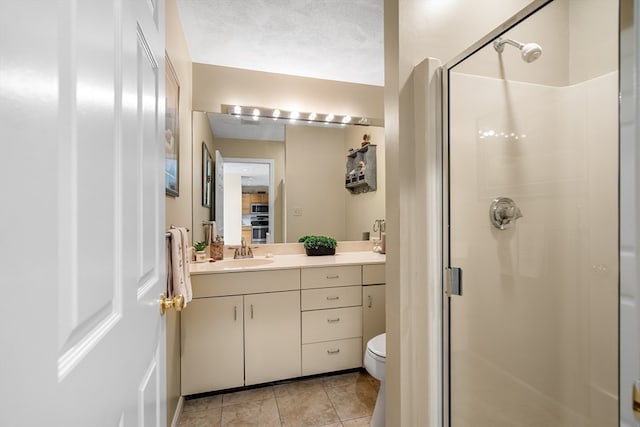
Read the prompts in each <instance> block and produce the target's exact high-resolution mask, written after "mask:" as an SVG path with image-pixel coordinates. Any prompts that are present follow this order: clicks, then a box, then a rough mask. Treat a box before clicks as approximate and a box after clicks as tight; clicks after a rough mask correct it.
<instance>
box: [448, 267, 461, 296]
mask: <svg viewBox="0 0 640 427" xmlns="http://www.w3.org/2000/svg"><path fill="white" fill-rule="evenodd" d="M444 280H445V285H446V289H445V293H446V294H447V296H448V297H451V296H453V295H459V296H460V295H462V269H461V268H459V267H447V268H446V269H445V272H444Z"/></svg>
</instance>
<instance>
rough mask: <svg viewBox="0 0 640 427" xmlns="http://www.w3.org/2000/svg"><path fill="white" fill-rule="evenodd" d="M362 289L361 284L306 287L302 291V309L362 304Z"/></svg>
mask: <svg viewBox="0 0 640 427" xmlns="http://www.w3.org/2000/svg"><path fill="white" fill-rule="evenodd" d="M361 289H362V287H361V286H345V287H339V288H320V289H305V290H303V291H302V310H303V311H304V310H319V309H324V308H338V307H350V306H354V305H362V292H361Z"/></svg>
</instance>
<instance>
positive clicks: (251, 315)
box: [251, 304, 253, 319]
mask: <svg viewBox="0 0 640 427" xmlns="http://www.w3.org/2000/svg"><path fill="white" fill-rule="evenodd" d="M251 318H252V319H253V304H251Z"/></svg>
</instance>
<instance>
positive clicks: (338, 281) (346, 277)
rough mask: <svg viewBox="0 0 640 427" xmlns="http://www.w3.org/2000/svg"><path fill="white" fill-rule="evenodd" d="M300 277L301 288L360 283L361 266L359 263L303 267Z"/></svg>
mask: <svg viewBox="0 0 640 427" xmlns="http://www.w3.org/2000/svg"><path fill="white" fill-rule="evenodd" d="M301 277H302V279H301V286H302V289H309V288H328V287H332V286H349V285H361V284H362V267H361V266H359V265H347V266H340V267H318V268H303V269H302V275H301Z"/></svg>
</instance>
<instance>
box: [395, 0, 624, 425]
mask: <svg viewBox="0 0 640 427" xmlns="http://www.w3.org/2000/svg"><path fill="white" fill-rule="evenodd" d="M529 3H530V2H529V1H528V0H510V1H503V0H487V1H483V2H477V1H471V0H466V1H458V2H443V1H437V0H427V1H425V0H402V1H399V0H385V96H384V99H385V128H386V136H385V142H386V147H387V148H386V156H387V159H386V161H387V168H388V170H390V171H398V173H389V174H387V178H386V184H387V197H386V199H387V201H386V217H387V234H388V239H387V240H388V242H387V264H386V265H387V276H386V277H387V294H386V295H387V319H386V320H387V322H386V324H387V365H386V366H387V425H394V426H414V425H421V426H434V427H435V426H436V425H439V423H440V420H439V419H438V415H437V413H438V410H439V397H440V396H439V393H438V391H437V390H433V389H430V385H429V384H430V382H432V381H434V379H436V378H437V377H438V374H439V367H438V366H437V364H430V365H429V366H425V364H426V363H427V362H425V361H429V360H431V359H430V358H429V355H430V354H431V353H432V352H433V351H437V350H438V349H437V348H430V347H429V342H426V340H427V334H425V333H424V332H425V331H426V329H428V328H429V327H430V325H425V324H424V322H423V320H424V319H423V317H422V315H421V313H423V312H424V311H427V310H429V311H431V310H437V305H433V304H432V305H428V300H426V299H421V300H420V301H418V302H417V303H416V302H415V298H414V295H415V294H416V292H417V291H418V290H419V289H420V288H421V287H422V286H423V283H422V279H420V280H418V279H417V276H415V275H406V274H404V273H403V272H407V271H419V270H420V268H421V266H420V265H418V264H415V265H413V264H412V261H411V259H412V256H413V254H415V253H416V252H419V251H421V250H422V249H421V248H422V242H421V241H420V239H418V240H417V241H415V240H414V239H413V238H412V234H411V233H412V231H413V230H415V229H416V228H415V227H416V225H418V224H420V223H421V222H423V220H424V217H421V215H420V214H419V213H416V214H412V213H411V212H408V210H407V209H406V207H410V206H411V205H412V200H414V199H415V198H416V195H417V193H416V190H415V184H417V182H416V181H415V176H418V174H417V169H418V168H419V165H415V166H414V159H415V158H416V150H417V149H418V147H416V145H415V141H416V136H415V129H416V125H417V123H416V122H414V108H415V106H414V102H415V99H414V96H413V94H414V89H415V88H414V85H413V80H412V69H413V67H414V66H415V65H417V64H418V63H420V62H421V61H422V60H423V59H424V58H427V57H434V58H439V59H441V60H442V62H443V63H446V62H447V61H449V60H451V59H453V58H454V57H455V56H456V55H458V54H459V53H461V52H462V51H464V50H465V49H466V48H467V47H468V46H470V45H471V44H473V43H474V42H475V41H477V40H479V39H480V38H481V37H483V36H484V35H485V34H487V33H488V32H489V31H491V30H492V29H494V28H496V27H497V26H498V25H499V24H501V23H502V22H503V21H505V20H506V19H507V18H509V17H510V16H512V15H514V14H515V13H517V12H518V11H519V10H520V9H522V8H523V7H525V6H526V5H527V4H529ZM581 3H585V4H586V3H590V4H595V3H592V2H581V1H575V2H574V3H572V6H573V5H580V4H581ZM605 3H609V4H611V2H606V1H605V2H603V1H599V2H597V4H598V5H603V4H605ZM565 10H566V9H565ZM609 14H610V13H609V12H607V14H606V16H609ZM597 15H598V13H595V14H594V13H591V12H590V13H588V14H587V15H586V16H587V17H589V19H586V18H585V21H584V22H594V20H595V21H598V19H597ZM572 16H574V17H576V15H572ZM601 16H605V15H601ZM594 17H595V18H594ZM576 19H577V18H576ZM599 24H600V23H598V24H596V26H597V25H599ZM572 25H573V24H572ZM585 25H587V24H585ZM590 25H593V24H590ZM565 27H569V24H568V23H566V24H565ZM607 31H609V29H608V30H607ZM613 31H615V29H613ZM608 34H609V33H608ZM568 37H569V36H568V35H565V36H564V38H561V39H559V40H557V42H558V43H561V44H562V43H566V44H567V45H568V44H569V43H568V42H566V40H567V38H568ZM613 37H614V38H615V37H616V36H613ZM552 41H553V40H552ZM571 43H577V42H576V41H571ZM606 43H609V42H606ZM582 44H583V46H588V44H587V41H586V40H585V41H583V42H582ZM543 47H544V46H543ZM608 47H609V48H610V49H611V52H612V53H611V54H613V52H616V51H617V49H616V48H615V46H608ZM544 55H547V54H546V53H543V57H544ZM547 56H551V57H554V55H547ZM597 56H598V55H597V54H596V57H597ZM576 59H577V55H572V60H576ZM571 64H572V63H571V61H570V62H569V64H567V68H566V70H567V71H568V70H569V68H568V66H569V65H571ZM554 65H559V64H554ZM573 66H575V64H574V65H573ZM596 73H597V72H596ZM566 75H567V74H566V72H565V74H564V76H563V78H565V77H566ZM549 76H550V78H555V74H549ZM570 78H571V81H574V80H575V79H578V80H579V78H578V77H577V76H573V75H571V76H570ZM568 79H569V78H567V81H568ZM427 237H428V236H427ZM425 255H426V254H425ZM428 274H429V276H431V275H435V274H437V272H436V271H429V272H428ZM436 303H437V301H436ZM438 321H439V320H438V319H437V318H431V322H438ZM424 372H426V375H422V374H423V373H424ZM425 402H426V403H425Z"/></svg>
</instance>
